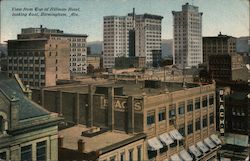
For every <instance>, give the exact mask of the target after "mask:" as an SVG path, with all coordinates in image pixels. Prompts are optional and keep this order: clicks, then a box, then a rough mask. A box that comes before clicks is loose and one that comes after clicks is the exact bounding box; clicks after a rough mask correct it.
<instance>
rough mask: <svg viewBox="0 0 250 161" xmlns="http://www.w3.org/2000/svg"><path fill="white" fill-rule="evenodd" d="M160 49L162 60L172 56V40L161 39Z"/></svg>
mask: <svg viewBox="0 0 250 161" xmlns="http://www.w3.org/2000/svg"><path fill="white" fill-rule="evenodd" d="M161 49H162V57H163V58H165V57H169V56H173V39H162V41H161Z"/></svg>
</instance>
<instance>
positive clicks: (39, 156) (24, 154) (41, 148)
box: [21, 141, 47, 161]
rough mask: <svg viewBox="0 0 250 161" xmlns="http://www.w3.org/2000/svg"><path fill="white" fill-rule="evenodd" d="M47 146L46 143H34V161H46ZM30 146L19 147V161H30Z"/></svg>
mask: <svg viewBox="0 0 250 161" xmlns="http://www.w3.org/2000/svg"><path fill="white" fill-rule="evenodd" d="M46 152H47V145H46V141H42V142H38V143H36V160H37V161H45V160H47V155H46ZM32 153H33V151H32V145H27V146H23V147H21V161H32V155H34V154H32Z"/></svg>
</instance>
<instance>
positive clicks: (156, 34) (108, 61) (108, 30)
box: [103, 13, 163, 68]
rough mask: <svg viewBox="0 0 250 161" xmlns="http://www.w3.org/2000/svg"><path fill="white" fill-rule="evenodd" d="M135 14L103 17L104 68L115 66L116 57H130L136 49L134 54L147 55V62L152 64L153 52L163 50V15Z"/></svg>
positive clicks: (138, 55)
mask: <svg viewBox="0 0 250 161" xmlns="http://www.w3.org/2000/svg"><path fill="white" fill-rule="evenodd" d="M133 15H134V14H133V13H130V14H128V15H127V16H105V17H104V18H103V19H104V20H103V47H104V51H103V65H104V68H112V67H114V64H115V58H116V57H129V56H131V51H135V53H134V56H137V57H145V58H146V64H147V65H152V63H153V53H156V54H158V53H159V52H157V51H161V20H162V18H163V17H162V16H157V15H151V14H143V15H135V16H133ZM131 30H134V31H135V38H134V41H135V42H134V41H133V40H132V41H131V37H130V34H129V33H130V31H131ZM131 44H133V45H131ZM131 47H132V48H135V49H134V50H133V49H131ZM156 54H155V55H156Z"/></svg>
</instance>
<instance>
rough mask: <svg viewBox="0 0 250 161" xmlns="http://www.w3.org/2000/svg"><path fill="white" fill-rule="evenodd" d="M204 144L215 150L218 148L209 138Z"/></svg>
mask: <svg viewBox="0 0 250 161" xmlns="http://www.w3.org/2000/svg"><path fill="white" fill-rule="evenodd" d="M204 143H205V144H206V145H207V146H208V147H209V148H210V149H213V148H215V147H216V145H215V144H214V143H213V141H212V140H210V139H209V138H206V139H204Z"/></svg>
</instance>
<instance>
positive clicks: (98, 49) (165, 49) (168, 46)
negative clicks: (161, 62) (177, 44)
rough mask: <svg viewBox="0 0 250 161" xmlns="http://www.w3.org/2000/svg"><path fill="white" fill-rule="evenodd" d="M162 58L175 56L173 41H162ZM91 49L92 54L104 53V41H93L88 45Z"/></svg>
mask: <svg viewBox="0 0 250 161" xmlns="http://www.w3.org/2000/svg"><path fill="white" fill-rule="evenodd" d="M161 45H162V57H169V56H172V55H173V39H162V44H161ZM87 47H90V49H91V54H101V53H102V41H92V42H88V43H87Z"/></svg>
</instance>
